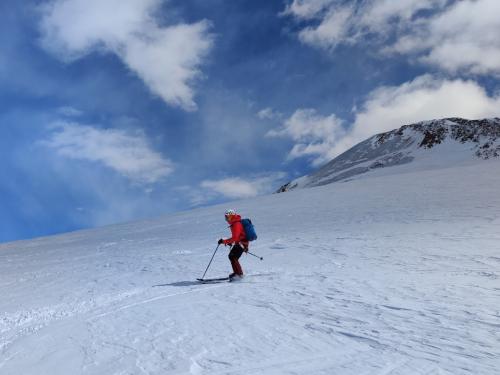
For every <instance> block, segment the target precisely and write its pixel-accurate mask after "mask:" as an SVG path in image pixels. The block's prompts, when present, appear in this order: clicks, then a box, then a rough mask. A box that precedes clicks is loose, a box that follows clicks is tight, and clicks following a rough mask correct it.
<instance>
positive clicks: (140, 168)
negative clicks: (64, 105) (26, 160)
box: [43, 122, 173, 184]
mask: <svg viewBox="0 0 500 375" xmlns="http://www.w3.org/2000/svg"><path fill="white" fill-rule="evenodd" d="M51 127H52V129H53V133H52V134H51V138H50V139H49V140H47V141H44V142H43V144H44V145H45V146H47V147H50V148H52V149H54V150H56V152H57V153H58V154H59V155H61V156H64V157H67V158H70V159H77V160H86V161H90V162H96V163H101V164H103V165H104V166H106V167H108V168H110V169H112V170H114V171H115V172H117V173H119V174H120V175H122V176H124V177H127V178H128V179H130V180H132V181H133V182H135V183H139V184H153V183H155V182H158V181H159V180H160V179H162V178H164V177H166V176H167V175H169V174H170V173H171V172H172V171H173V165H172V162H171V161H169V160H167V159H164V158H163V157H162V156H161V155H160V154H159V153H158V152H156V151H154V150H152V149H151V147H150V146H149V144H148V141H147V139H146V137H145V136H144V134H143V133H137V134H130V133H127V132H125V131H123V130H116V129H98V128H95V127H92V126H88V125H81V124H78V123H74V122H57V123H55V124H53V125H52V126H51Z"/></svg>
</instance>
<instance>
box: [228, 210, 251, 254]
mask: <svg viewBox="0 0 500 375" xmlns="http://www.w3.org/2000/svg"><path fill="white" fill-rule="evenodd" d="M229 228H231V238H227V239H225V240H224V245H229V244H232V243H235V244H236V243H241V244H242V245H243V247H244V248H245V249H247V248H248V241H247V239H246V236H245V230H244V229H243V225H242V224H241V216H240V215H234V216H233V217H232V218H231V221H229Z"/></svg>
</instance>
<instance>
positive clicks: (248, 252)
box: [247, 251, 264, 260]
mask: <svg viewBox="0 0 500 375" xmlns="http://www.w3.org/2000/svg"><path fill="white" fill-rule="evenodd" d="M247 254H250V255H252V256H254V257H256V258H259V259H260V260H264V258H262V257H260V256H258V255H255V254H252V253H251V252H250V251H247Z"/></svg>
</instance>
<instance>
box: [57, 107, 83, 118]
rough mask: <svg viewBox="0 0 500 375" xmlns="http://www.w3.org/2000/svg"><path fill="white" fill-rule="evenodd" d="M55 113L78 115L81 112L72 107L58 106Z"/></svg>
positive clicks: (69, 115) (66, 115) (70, 115)
mask: <svg viewBox="0 0 500 375" xmlns="http://www.w3.org/2000/svg"><path fill="white" fill-rule="evenodd" d="M57 113H58V114H60V115H61V116H65V117H80V116H81V115H82V114H83V112H82V111H80V110H79V109H76V108H73V107H59V108H58V109H57Z"/></svg>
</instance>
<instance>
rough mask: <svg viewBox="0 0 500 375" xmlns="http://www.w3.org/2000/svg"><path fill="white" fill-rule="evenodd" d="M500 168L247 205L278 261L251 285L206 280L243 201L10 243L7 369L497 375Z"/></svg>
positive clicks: (4, 277)
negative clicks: (231, 214) (231, 211)
mask: <svg viewBox="0 0 500 375" xmlns="http://www.w3.org/2000/svg"><path fill="white" fill-rule="evenodd" d="M402 168H404V166H402ZM499 171H500V161H499V160H496V159H494V160H486V161H476V162H474V163H473V162H470V163H469V164H463V165H459V166H456V167H449V168H441V169H420V170H419V169H417V170H410V169H408V170H401V171H400V173H396V174H388V175H385V176H378V177H377V176H372V177H369V176H368V177H365V178H362V179H356V180H351V181H348V182H345V183H337V184H330V185H326V186H321V187H317V188H311V189H302V190H296V191H291V192H289V193H287V194H275V195H271V196H265V197H260V198H256V199H253V200H246V201H242V202H235V203H234V204H232V205H230V206H233V207H234V208H236V209H237V210H239V211H240V212H241V213H242V214H243V215H244V216H249V217H251V218H252V220H253V222H254V224H255V225H256V229H257V232H258V234H259V240H258V241H257V242H255V243H254V244H253V246H252V248H251V251H252V252H254V253H256V254H259V255H261V256H263V257H264V261H260V260H259V259H257V258H255V257H252V256H250V255H246V256H243V259H242V264H243V268H244V269H245V271H246V272H247V275H248V276H247V277H246V278H245V279H244V280H243V281H242V282H239V283H222V284H214V285H199V284H197V283H196V282H194V281H193V280H194V279H195V278H196V277H200V276H201V274H202V273H203V271H204V269H205V267H206V265H207V263H208V261H209V259H210V257H211V255H212V253H213V250H214V249H215V244H216V241H217V239H218V238H219V237H221V236H225V235H227V233H228V230H227V228H226V226H225V223H224V221H223V212H224V210H225V208H227V207H226V206H224V207H222V206H216V207H209V208H204V209H199V210H196V211H191V212H185V213H179V214H175V215H171V216H167V217H163V218H160V219H158V220H151V221H144V222H137V223H131V224H126V225H118V226H110V227H105V228H101V229H97V230H91V231H82V232H75V233H70V234H66V235H62V236H58V237H48V238H41V239H36V240H30V241H21V242H15V243H10V244H4V245H0V295H1V299H0V374H1V375H20V374H22V375H30V374H36V375H42V374H50V375H58V374H61V375H67V374H106V375H110V374H117V375H118V374H162V375H166V374H328V375H330V374H352V375H361V374H366V375H372V374H376V375H387V374H391V375H398V374H453V375H457V374H474V375H477V374H481V375H482V374H491V375H494V374H498V373H499V372H498V371H499V370H498V369H499V368H500V304H499V301H500V280H499V276H500V250H499V243H500V194H499V192H498V187H499V186H500V173H498V172H499ZM228 272H229V262H228V260H227V250H226V249H220V250H219V252H218V253H217V255H216V257H215V260H214V263H213V266H212V268H211V269H210V270H209V273H208V276H221V275H226V274H227V273H228Z"/></svg>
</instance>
